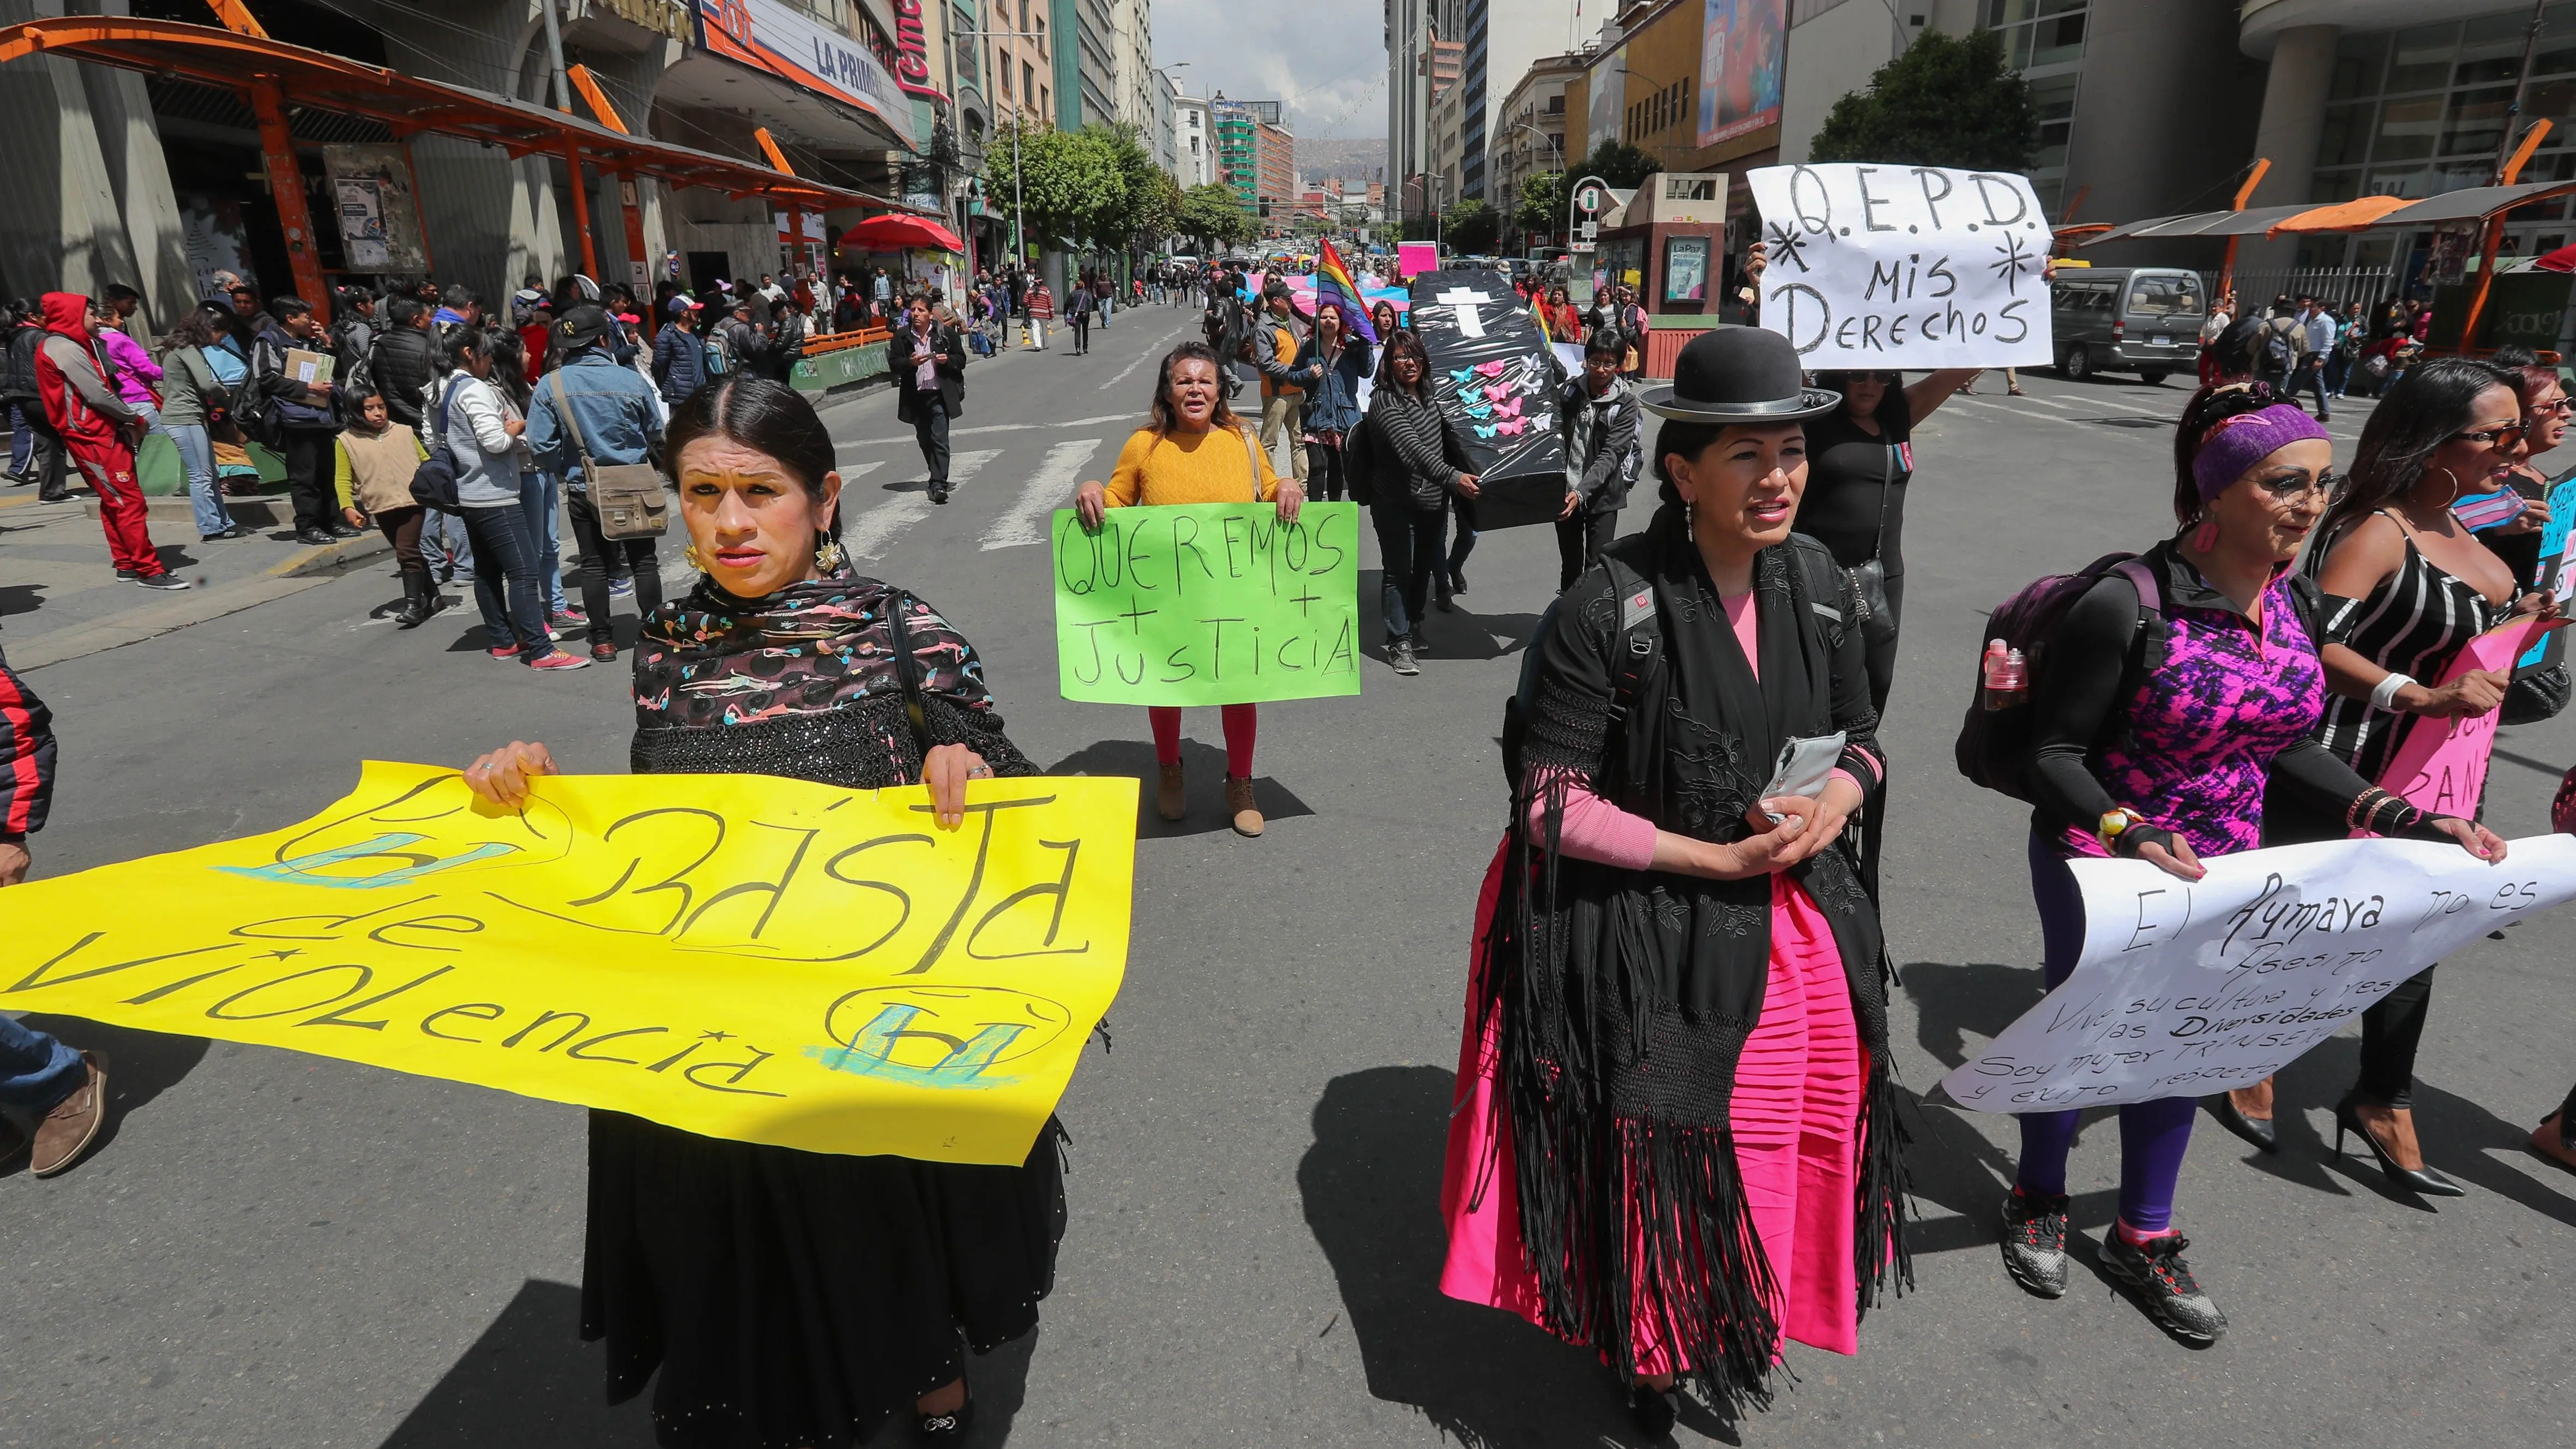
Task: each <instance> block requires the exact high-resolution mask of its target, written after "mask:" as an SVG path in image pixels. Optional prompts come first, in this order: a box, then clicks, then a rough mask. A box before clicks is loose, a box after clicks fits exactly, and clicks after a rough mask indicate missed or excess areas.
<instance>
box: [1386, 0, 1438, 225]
mask: <svg viewBox="0 0 2576 1449" xmlns="http://www.w3.org/2000/svg"><path fill="white" fill-rule="evenodd" d="M1438 3H1439V0H1386V174H1387V177H1388V179H1389V180H1391V181H1393V182H1394V183H1395V184H1396V185H1397V186H1398V187H1404V188H1407V194H1410V183H1411V181H1412V178H1414V177H1416V176H1419V175H1421V174H1422V173H1424V172H1426V171H1428V170H1430V169H1431V73H1430V55H1431V19H1432V10H1433V8H1434V6H1435V5H1436V4H1438Z"/></svg>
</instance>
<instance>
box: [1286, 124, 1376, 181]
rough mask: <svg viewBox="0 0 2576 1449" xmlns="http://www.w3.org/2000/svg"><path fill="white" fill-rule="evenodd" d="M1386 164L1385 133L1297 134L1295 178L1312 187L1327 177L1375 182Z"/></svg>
mask: <svg viewBox="0 0 2576 1449" xmlns="http://www.w3.org/2000/svg"><path fill="white" fill-rule="evenodd" d="M1385 166H1386V138H1385V137H1384V136H1300V137H1298V138H1297V179H1298V181H1299V182H1300V184H1302V185H1307V186H1312V185H1314V184H1315V183H1317V182H1319V181H1322V180H1323V179H1324V178H1325V177H1327V176H1338V177H1341V178H1342V179H1343V180H1345V181H1378V180H1383V179H1384V178H1383V176H1382V175H1381V173H1382V171H1383V170H1384V168H1385Z"/></svg>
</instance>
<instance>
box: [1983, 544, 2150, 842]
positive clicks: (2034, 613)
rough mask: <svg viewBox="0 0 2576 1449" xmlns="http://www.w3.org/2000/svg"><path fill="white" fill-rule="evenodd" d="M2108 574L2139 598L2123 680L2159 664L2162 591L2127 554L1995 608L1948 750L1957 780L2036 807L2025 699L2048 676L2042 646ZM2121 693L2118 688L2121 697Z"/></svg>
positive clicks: (2054, 578) (2146, 567)
mask: <svg viewBox="0 0 2576 1449" xmlns="http://www.w3.org/2000/svg"><path fill="white" fill-rule="evenodd" d="M2112 574H2118V575H2119V576H2120V577H2122V578H2125V579H2127V580H2128V581H2129V583H2130V584H2131V585H2132V586H2134V587H2135V588H2136V589H2137V591H2138V627H2137V629H2136V631H2135V632H2134V633H2133V634H2132V635H2131V636H2130V638H2131V644H2130V649H2129V654H2130V659H2129V663H2128V667H2127V668H2126V669H2125V670H2124V671H2123V675H2122V677H2123V679H2124V680H2134V679H2136V678H2138V677H2140V676H2141V675H2144V674H2147V673H2151V672H2153V671H2154V670H2155V669H2156V667H2157V666H2159V665H2161V664H2162V663H2163V662H2164V647H2165V628H2164V603H2163V597H2162V590H2161V589H2159V588H2158V587H2157V583H2156V575H2155V569H2154V567H2153V566H2152V565H2150V564H2149V563H2147V562H2146V561H2145V560H2144V559H2141V558H2140V557H2139V556H2138V555H2136V554H2133V553H2114V554H2106V555H2104V556H2103V557H2101V558H2098V559H2095V560H2094V561H2093V562H2092V563H2090V564H2088V565H2086V566H2085V567H2084V568H2083V569H2081V570H2080V571H2078V572H2075V573H2071V574H2051V575H2049V576H2048V577H2046V578H2044V579H2041V580H2039V581H2037V582H2036V583H2033V584H2030V585H2029V586H2027V587H2025V588H2024V589H2022V590H2021V592H2019V593H2017V594H2014V595H2013V596H2012V597H2011V598H2009V599H2006V600H2004V601H2003V602H2002V603H2001V604H1999V605H1997V606H1996V607H1995V611H1994V613H1992V614H1991V615H1989V616H1987V619H1986V629H1985V634H1984V637H1983V638H1981V639H1980V640H1979V641H1978V646H1977V647H1978V651H1979V652H1978V656H1977V687H1976V689H1975V690H1974V691H1973V692H1972V693H1971V694H1970V695H1969V697H1968V715H1967V718H1966V720H1964V721H1963V722H1962V723H1961V724H1960V726H1959V739H1958V743H1957V744H1956V746H1955V747H1954V753H1955V756H1956V758H1957V760H1958V765H1959V773H1960V774H1962V775H1965V776H1967V777H1968V778H1969V779H1970V780H1971V781H1973V782H1975V783H1977V784H1979V785H1983V786H1985V787H1986V788H1987V789H1989V790H1995V791H2000V792H2002V793H2003V794H2006V795H2009V796H2011V797H2012V798H2014V799H2016V800H2020V801H2024V802H2027V803H2034V804H2035V803H2037V802H2036V801H2035V800H2034V799H2033V791H2032V789H2031V780H2030V765H2031V742H2030V739H2031V711H2030V708H2029V705H2030V699H2031V693H2032V691H2033V690H2034V689H2035V688H2036V687H2037V686H2038V683H2039V680H2040V677H2041V676H2042V675H2043V674H2045V673H2046V672H2047V670H2048V644H2049V639H2050V637H2051V636H2052V635H2054V634H2055V633H2056V632H2057V626H2058V625H2059V624H2060V623H2061V622H2063V621H2064V620H2065V618H2066V615H2067V614H2068V612H2070V611H2071V610H2073V609H2074V607H2075V605H2076V603H2077V601H2079V600H2081V599H2082V598H2083V597H2084V596H2085V595H2086V594H2088V593H2091V592H2092V591H2093V586H2094V585H2095V584H2098V583H2100V582H2101V581H2102V580H2103V579H2105V578H2107V577H2109V576H2110V575H2112ZM2125 694H2126V686H2125V685H2124V687H2123V697H2125Z"/></svg>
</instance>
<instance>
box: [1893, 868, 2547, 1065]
mask: <svg viewBox="0 0 2576 1449" xmlns="http://www.w3.org/2000/svg"><path fill="white" fill-rule="evenodd" d="M2204 863H2205V864H2207V865H2208V867H2209V873H2208V874H2207V875H2205V876H2203V877H2201V878H2200V879H2199V880H2197V881H2186V880H2182V879H2179V878H2177V877H2174V876H2171V875H2167V874H2166V873H2165V872H2163V871H2161V870H2159V869H2157V868H2156V867H2155V866H2152V865H2149V864H2147V863H2146V862H2144V861H2138V860H2077V861H2072V862H2070V863H2069V864H2070V865H2071V866H2072V868H2073V870H2074V872H2075V882H2076V884H2077V885H2078V886H2079V887H2080V888H2082V890H2083V893H2084V954H2083V955H2082V956H2081V957H2080V958H2078V959H2077V961H2076V965H2075V970H2074V972H2073V973H2072V974H2070V975H2069V976H2068V977H2067V978H2066V980H2065V981H2064V982H2063V983H2061V984H2060V985H2059V986H2058V988H2057V989H2056V990H2055V991H2052V992H2050V993H2048V996H2047V998H2046V999H2045V1000H2043V1001H2041V1002H2040V1003H2039V1005H2037V1006H2034V1007H2032V1008H2031V1009H2030V1010H2029V1011H2027V1012H2025V1013H2023V1014H2022V1017H2021V1019H2020V1020H2018V1021H2016V1022H2014V1023H2013V1024H2012V1025H2010V1026H2008V1027H2006V1028H2004V1032H2003V1035H2001V1036H1998V1037H1996V1038H1995V1040H1994V1044H1993V1045H1992V1046H1990V1047H1988V1048H1987V1049H1986V1050H1985V1051H1984V1052H1982V1053H1980V1054H1979V1055H1978V1056H1977V1057H1976V1059H1975V1060H1973V1061H1970V1062H1969V1063H1968V1064H1967V1065H1965V1066H1963V1067H1961V1068H1959V1069H1958V1070H1957V1071H1955V1072H1952V1073H1951V1074H1950V1075H1949V1076H1948V1077H1945V1078H1943V1079H1942V1082H1941V1090H1942V1091H1943V1092H1945V1093H1947V1094H1948V1095H1949V1097H1950V1100H1952V1101H1954V1102H1957V1103H1958V1104H1959V1105H1960V1106H1963V1107H1967V1108H1970V1109H1972V1110H1974V1111H1979V1112H2044V1111H2054V1110H2058V1109H2061V1108H2066V1107H2110V1106H2117V1105H2119V1104H2121V1103H2125V1102H2153V1101H2157V1100H2159V1099H2161V1098H2165V1097H2193V1096H2203V1095H2206V1094H2208V1093H2211V1092H2216V1091H2220V1090H2223V1089H2225V1088H2228V1087H2242V1086H2246V1085H2249V1084H2251V1083H2253V1082H2257V1081H2260V1080H2262V1079H2263V1078H2265V1077H2268V1076H2270V1075H2272V1074H2273V1073H2274V1072H2277V1071H2279V1070H2280V1069H2281V1068H2283V1067H2286V1066H2288V1065H2289V1064H2290V1063H2292V1062H2294V1061H2296V1060H2298V1059H2299V1057H2300V1055H2301V1054H2302V1053H2304V1052H2306V1051H2307V1050H2308V1049H2309V1048H2310V1047H2313V1046H2315V1045H2316V1044H2317V1043H2318V1042H2321V1041H2323V1040H2325V1039H2326V1038H2327V1037H2330V1036H2332V1035H2334V1034H2335V1033H2336V1032H2337V1031H2340V1030H2342V1029H2343V1028H2344V1027H2345V1026H2347V1025H2349V1024H2351V1022H2352V1021H2353V1020H2354V1019H2355V1018H2357V1017H2358V1016H2360V1015H2361V1013H2362V1011H2363V1010H2364V1009H2366V1008H2368V1007H2369V1006H2370V1005H2371V1004H2372V1003H2374V1002H2376V1001H2378V1000H2379V999H2380V998H2381V997H2383V996H2385V995H2387V994H2388V991H2389V989H2390V988H2391V987H2393V986H2395V985H2397V983H2399V982H2401V981H2404V980H2405V979H2407V978H2408V977H2410V976H2413V975H2414V974H2415V973H2416V972H2418V971H2421V970H2423V969H2424V968H2425V967H2427V966H2430V965H2432V964H2433V963H2434V962H2436V961H2439V960H2440V959H2442V957H2444V956H2445V955H2448V954H2449V953H2450V952H2452V951H2454V950H2457V949H2458V948H2459V947H2461V946H2463V945H2466V944H2467V943H2468V942H2470V941H2473V940H2476V939H2477V938H2478V937H2480V936H2483V935H2485V934H2486V933H2488V932H2489V931H2493V930H2496V929H2498V928H2500V927H2502V926H2504V925H2506V924H2508V923H2509V922H2513V921H2519V920H2523V919H2525V918H2527V917H2530V916H2532V915H2534V914H2536V913H2537V912H2539V911H2540V910H2542V909H2544V908H2546V907H2549V906H2554V905H2557V904H2559V903H2560V902H2562V901H2565V900H2567V899H2568V898H2569V897H2571V896H2576V836H2568V835H2541V836H2535V837H2533V838H2531V839H2529V840H2517V841H2514V842H2513V843H2512V844H2511V846H2510V847H2509V848H2508V851H2507V855H2506V859H2505V860H2504V862H2503V863H2502V864H2498V865H2490V864H2488V863H2487V862H2485V861H2482V860H2479V859H2478V858H2477V857H2475V856H2473V855H2470V854H2469V853H2468V852H2467V851H2464V850H2462V849H2460V848H2459V847H2458V846H2456V845H2450V844H2439V845H2437V844H2431V843H2428V842H2423V841H2413V840H2336V841H2326V842H2322V843H2319V844H2313V845H2284V846H2276V847H2273V848H2270V849H2266V850H2249V851H2245V852H2243V853H2242V854H2238V855H2224V856H2215V857H2212V858H2210V859H2209V860H2207V861H2206V862H2204Z"/></svg>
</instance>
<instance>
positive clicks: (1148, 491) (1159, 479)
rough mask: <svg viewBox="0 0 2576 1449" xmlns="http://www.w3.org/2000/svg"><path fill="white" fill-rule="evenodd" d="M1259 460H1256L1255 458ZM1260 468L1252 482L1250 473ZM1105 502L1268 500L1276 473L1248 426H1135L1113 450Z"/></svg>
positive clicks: (1126, 505)
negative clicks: (1165, 429)
mask: <svg viewBox="0 0 2576 1449" xmlns="http://www.w3.org/2000/svg"><path fill="white" fill-rule="evenodd" d="M1256 459H1257V460H1258V462H1257V463H1256V461H1255V460H1256ZM1256 466H1257V467H1258V468H1259V469H1260V470H1261V480H1260V483H1259V485H1258V486H1257V487H1256V486H1255V485H1254V483H1253V479H1252V473H1253V469H1254V468H1255V467H1256ZM1108 494H1109V506H1110V507H1112V508H1129V507H1133V506H1135V505H1137V504H1140V503H1141V504H1145V505H1147V506H1149V507H1150V506H1153V505H1155V504H1161V503H1250V502H1253V501H1255V499H1256V497H1257V498H1258V500H1259V501H1260V502H1264V503H1267V502H1270V501H1271V500H1272V499H1275V498H1277V497H1278V496H1279V475H1278V474H1276V473H1274V472H1272V471H1271V469H1270V457H1269V454H1268V452H1267V450H1265V449H1264V448H1263V447H1262V446H1261V444H1260V443H1258V442H1256V441H1253V440H1252V437H1251V434H1250V433H1248V432H1239V431H1237V430H1235V429H1233V428H1210V429H1208V430H1207V431H1206V432H1204V433H1178V432H1176V433H1170V434H1165V433H1158V432H1156V431H1154V430H1153V429H1152V428H1138V429H1137V430H1136V432H1135V435H1134V436H1133V437H1130V438H1129V439H1128V440H1127V446H1126V447H1124V448H1121V449H1119V450H1118V466H1117V468H1116V470H1115V471H1113V472H1112V473H1110V475H1109V488H1108Z"/></svg>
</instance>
